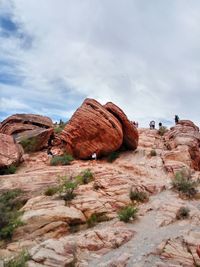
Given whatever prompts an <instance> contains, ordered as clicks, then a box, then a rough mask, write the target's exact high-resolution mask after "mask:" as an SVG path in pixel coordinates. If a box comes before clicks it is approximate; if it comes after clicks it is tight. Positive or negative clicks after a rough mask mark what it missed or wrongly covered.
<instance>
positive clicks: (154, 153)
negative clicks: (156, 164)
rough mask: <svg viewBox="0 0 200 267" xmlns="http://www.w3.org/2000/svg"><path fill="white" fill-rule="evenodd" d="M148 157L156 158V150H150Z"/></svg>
mask: <svg viewBox="0 0 200 267" xmlns="http://www.w3.org/2000/svg"><path fill="white" fill-rule="evenodd" d="M150 156H151V157H155V156H157V153H156V150H155V149H152V150H151V152H150Z"/></svg>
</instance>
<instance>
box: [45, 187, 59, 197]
mask: <svg viewBox="0 0 200 267" xmlns="http://www.w3.org/2000/svg"><path fill="white" fill-rule="evenodd" d="M58 191H59V187H58V186H52V187H48V188H47V189H46V190H45V192H44V194H45V195H46V196H53V195H55V194H56V193H57V192H58Z"/></svg>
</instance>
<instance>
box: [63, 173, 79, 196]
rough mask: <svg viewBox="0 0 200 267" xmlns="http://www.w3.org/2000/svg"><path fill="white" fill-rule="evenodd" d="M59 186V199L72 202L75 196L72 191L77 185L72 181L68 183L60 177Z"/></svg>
mask: <svg viewBox="0 0 200 267" xmlns="http://www.w3.org/2000/svg"><path fill="white" fill-rule="evenodd" d="M60 179H61V185H60V187H59V193H60V197H61V198H62V199H64V200H65V201H70V200H72V199H73V198H74V197H75V196H76V195H75V193H74V190H75V189H76V188H77V186H78V184H77V182H74V181H68V180H67V178H66V177H65V176H64V177H61V178H60Z"/></svg>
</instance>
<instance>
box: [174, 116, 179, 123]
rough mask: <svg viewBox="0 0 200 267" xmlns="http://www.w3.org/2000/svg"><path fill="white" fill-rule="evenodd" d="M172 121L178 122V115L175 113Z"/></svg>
mask: <svg viewBox="0 0 200 267" xmlns="http://www.w3.org/2000/svg"><path fill="white" fill-rule="evenodd" d="M174 121H175V124H177V123H178V122H179V116H178V115H175V117H174Z"/></svg>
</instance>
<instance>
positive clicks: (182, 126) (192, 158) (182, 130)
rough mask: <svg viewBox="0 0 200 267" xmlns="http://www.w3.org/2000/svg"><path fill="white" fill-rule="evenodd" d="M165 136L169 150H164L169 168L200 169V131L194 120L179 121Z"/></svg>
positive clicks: (172, 169)
mask: <svg viewBox="0 0 200 267" xmlns="http://www.w3.org/2000/svg"><path fill="white" fill-rule="evenodd" d="M164 138H165V142H166V147H167V149H168V151H164V152H163V160H164V162H165V165H166V168H167V169H168V170H170V169H171V171H174V170H178V169H181V168H182V167H186V168H188V167H189V168H193V169H195V170H199V169H200V149H199V146H200V133H199V128H198V127H197V126H196V125H195V124H194V123H193V122H191V121H189V120H182V121H179V123H178V124H176V126H174V127H172V128H171V129H170V131H168V132H167V133H166V134H165V136H164Z"/></svg>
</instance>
